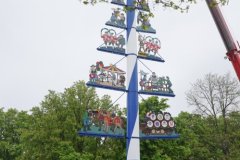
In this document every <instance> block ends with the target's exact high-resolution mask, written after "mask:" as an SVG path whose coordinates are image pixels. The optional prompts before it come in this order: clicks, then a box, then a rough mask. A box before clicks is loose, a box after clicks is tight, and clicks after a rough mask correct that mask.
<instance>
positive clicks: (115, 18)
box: [106, 8, 126, 28]
mask: <svg viewBox="0 0 240 160" xmlns="http://www.w3.org/2000/svg"><path fill="white" fill-rule="evenodd" d="M112 10H113V13H112V16H111V18H110V20H109V21H108V22H107V23H106V25H110V26H115V27H120V28H126V24H125V19H126V17H125V15H124V12H122V11H121V9H120V8H112Z"/></svg>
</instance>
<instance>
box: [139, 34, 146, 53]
mask: <svg viewBox="0 0 240 160" xmlns="http://www.w3.org/2000/svg"><path fill="white" fill-rule="evenodd" d="M138 41H139V50H138V52H144V50H145V49H144V44H145V38H144V37H143V36H142V35H139V36H138Z"/></svg>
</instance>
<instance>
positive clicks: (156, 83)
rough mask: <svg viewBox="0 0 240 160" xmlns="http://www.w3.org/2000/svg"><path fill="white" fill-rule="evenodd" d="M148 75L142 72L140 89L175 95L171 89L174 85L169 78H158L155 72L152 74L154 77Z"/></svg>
mask: <svg viewBox="0 0 240 160" xmlns="http://www.w3.org/2000/svg"><path fill="white" fill-rule="evenodd" d="M147 75H148V73H145V72H143V71H142V70H141V71H140V77H141V79H140V82H139V84H140V87H141V91H151V92H164V93H173V90H172V89H171V87H172V83H171V81H170V79H169V77H168V76H167V77H158V76H157V75H156V73H155V72H152V75H151V76H149V78H148V77H147Z"/></svg>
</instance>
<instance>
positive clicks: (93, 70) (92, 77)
mask: <svg viewBox="0 0 240 160" xmlns="http://www.w3.org/2000/svg"><path fill="white" fill-rule="evenodd" d="M89 78H90V82H96V80H97V69H96V66H95V65H92V66H91V68H90V74H89Z"/></svg>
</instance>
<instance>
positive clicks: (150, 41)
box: [138, 35, 162, 60]
mask: <svg viewBox="0 0 240 160" xmlns="http://www.w3.org/2000/svg"><path fill="white" fill-rule="evenodd" d="M138 42H139V50H138V56H139V57H145V58H150V59H160V60H162V58H161V57H160V56H159V53H158V52H159V50H160V48H161V42H160V40H159V39H158V38H155V37H151V36H143V35H139V36H138Z"/></svg>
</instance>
